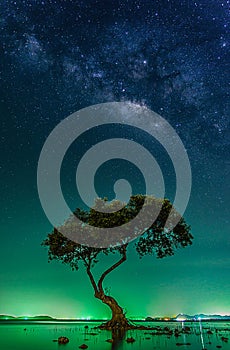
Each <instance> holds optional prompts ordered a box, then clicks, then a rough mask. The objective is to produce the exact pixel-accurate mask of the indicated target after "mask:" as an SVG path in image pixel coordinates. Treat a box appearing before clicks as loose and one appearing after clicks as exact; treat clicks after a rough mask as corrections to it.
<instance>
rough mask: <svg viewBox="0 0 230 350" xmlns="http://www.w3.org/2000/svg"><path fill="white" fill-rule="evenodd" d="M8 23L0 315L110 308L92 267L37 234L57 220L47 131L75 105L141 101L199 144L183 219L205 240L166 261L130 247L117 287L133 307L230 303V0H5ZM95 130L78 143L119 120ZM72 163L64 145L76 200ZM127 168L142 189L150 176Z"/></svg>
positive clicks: (3, 19)
mask: <svg viewBox="0 0 230 350" xmlns="http://www.w3.org/2000/svg"><path fill="white" fill-rule="evenodd" d="M0 28H1V30H0V52H1V53H0V55H1V56H0V73H1V76H0V81H1V86H0V88H1V93H0V102H1V109H0V111H1V123H2V126H1V155H2V162H1V179H2V181H1V191H2V195H1V198H2V205H1V211H2V212H1V233H2V244H1V254H0V258H1V272H0V276H1V299H0V313H12V314H23V313H30V314H38V313H49V314H52V315H54V316H55V315H56V316H66V317H67V316H70V317H74V316H76V317H77V316H79V317H83V316H87V315H91V316H93V317H97V316H105V317H106V316H107V314H106V310H104V307H103V306H102V305H100V303H99V302H98V301H94V300H93V293H92V291H91V289H90V286H89V283H88V281H87V279H86V277H85V276H84V273H83V271H81V272H78V273H75V274H74V273H71V271H69V270H68V268H67V267H64V266H60V265H58V264H53V265H48V264H47V256H46V251H45V250H44V248H42V247H41V246H40V243H41V241H42V240H43V239H44V238H45V236H46V234H47V233H48V232H50V231H51V230H52V226H51V224H50V223H49V222H48V220H47V218H46V216H45V214H44V213H43V210H42V208H41V205H40V202H39V198H38V194H37V188H36V171H37V162H38V158H39V154H40V151H41V148H42V146H43V143H44V142H45V140H46V138H47V137H48V135H49V133H50V132H51V131H52V129H53V128H54V127H55V126H56V125H57V123H58V122H60V121H61V120H63V119H64V118H66V117H67V116H68V115H69V114H71V113H73V112H75V111H77V110H79V109H80V108H83V107H87V106H90V105H92V104H96V103H103V102H112V101H131V102H135V103H137V104H141V105H144V106H147V107H148V108H150V109H152V110H153V111H155V112H157V113H159V114H160V115H161V116H162V117H164V118H165V119H166V120H167V121H168V122H169V123H170V124H171V125H172V127H174V129H175V130H176V131H177V133H178V135H179V136H180V137H181V139H182V141H183V143H184V146H185V148H186V150H187V152H188V156H189V159H190V163H191V167H192V173H193V183H192V193H191V199H190V202H189V205H188V207H187V210H186V213H185V218H186V220H187V222H188V223H189V224H190V225H191V226H192V233H193V235H194V244H193V246H192V247H191V248H188V249H185V250H184V251H180V252H177V253H176V256H175V257H172V258H169V259H165V260H162V261H158V260H156V259H155V260H154V258H145V259H143V260H142V261H139V260H138V258H137V257H136V256H135V254H134V253H133V252H132V250H130V252H129V259H128V262H127V263H126V265H124V266H122V267H121V269H120V270H119V271H116V272H114V275H113V276H111V277H109V278H108V285H109V286H111V288H112V289H111V292H112V294H114V295H115V296H117V297H118V298H119V300H120V303H121V304H122V305H123V306H126V308H127V311H128V314H129V315H146V314H150V315H156V314H158V315H159V314H161V315H162V314H168V315H172V314H176V313H179V312H187V313H195V312H210V313H211V312H213V313H214V312H218V313H228V314H230V302H229V300H230V298H229V290H230V280H229V273H230V257H229V248H230V239H229V205H230V203H229V198H230V195H229V194H230V188H229V169H230V158H229V140H230V133H229V78H228V76H229V1H214V0H211V1H204V0H202V1H197V2H196V1H190V0H188V1H129V0H127V1H65V2H64V1H52V0H50V1H46V0H44V1H39V0H37V1H36V0H33V1H32V0H31V1H8V0H6V1H4V2H1V4H0ZM98 132H99V134H98V135H99V136H97V135H96V134H95V135H94V137H95V140H92V138H91V136H90V135H88V137H86V139H85V141H84V147H81V148H80V149H79V150H80V151H79V152H80V153H81V152H83V150H84V149H87V147H89V146H90V144H91V143H92V142H95V141H96V140H97V138H99V139H100V137H101V138H102V139H103V138H106V135H107V136H108V132H109V131H105V130H102V129H101V130H99V131H98ZM132 137H134V138H135V139H136V140H137V141H138V142H141V143H142V144H143V145H144V146H145V147H147V148H149V149H151V148H152V149H153V148H154V147H155V144H152V143H151V142H152V141H151V142H150V141H149V140H148V139H147V138H146V139H145V138H144V137H143V136H142V135H136V134H135V135H132ZM76 149H77V147H76ZM80 153H79V154H80ZM79 154H78V156H77V157H79ZM70 155H71V154H70ZM70 158H71V157H70ZM158 161H159V163H161V166H162V169H163V172H164V176H165V179H166V187H167V189H168V192H167V195H168V196H169V197H170V196H171V195H172V193H171V191H172V187H173V186H172V185H173V183H174V182H173V181H174V180H172V176H171V175H172V169H171V165H170V164H169V165H167V157H166V156H165V155H161V150H160V149H159V150H158ZM125 167H128V165H127V164H126V166H125V165H124V164H120V166H119V165H118V164H113V166H110V167H109V166H107V167H106V165H105V167H104V170H103V169H102V174H103V171H104V174H108V172H109V170H110V171H111V169H112V173H111V176H108V178H109V179H110V180H109V181H110V182H112V180H113V178H114V172H115V171H118V174H121V175H122V176H123V174H122V169H123V171H124V169H126V168H125ZM127 169H128V168H127ZM74 171H75V168H72V167H71V162H70V161H69V162H68V155H67V158H66V161H65V163H64V164H63V189H65V191H66V197H67V199H68V200H69V201H70V202H71V204H72V205H74V196H73V195H72V188H73V176H72V174H74ZM65 174H68V175H65ZM129 174H133V176H131V177H133V186H134V189H135V191H137V192H138V191H140V188H142V182H141V181H142V179H141V177H138V176H137V173H136V171H135V170H132V169H131V170H130V171H129ZM99 175H100V174H99ZM118 177H119V175H118ZM129 177H130V175H129ZM136 177H137V178H138V180H137V182H136V183H135V179H136ZM101 178H102V177H100V176H99V177H98V179H96V183H97V184H98V189H99V192H100V191H101V192H102V194H104V193H103V191H104V192H105V191H107V187H106V186H108V190H109V186H110V183H106V186H105V187H102V183H101V182H100V179H101ZM99 194H100V193H99ZM103 264H105V265H107V264H108V262H106V261H103V262H102V266H101V269H103ZM122 269H123V270H122ZM130 274H132V276H133V278H132V279H130V281H129V282H127V276H130ZM60 280H61V281H64V282H62V283H60ZM89 300H92V304H91V306H90V305H89ZM60 305H61V306H60Z"/></svg>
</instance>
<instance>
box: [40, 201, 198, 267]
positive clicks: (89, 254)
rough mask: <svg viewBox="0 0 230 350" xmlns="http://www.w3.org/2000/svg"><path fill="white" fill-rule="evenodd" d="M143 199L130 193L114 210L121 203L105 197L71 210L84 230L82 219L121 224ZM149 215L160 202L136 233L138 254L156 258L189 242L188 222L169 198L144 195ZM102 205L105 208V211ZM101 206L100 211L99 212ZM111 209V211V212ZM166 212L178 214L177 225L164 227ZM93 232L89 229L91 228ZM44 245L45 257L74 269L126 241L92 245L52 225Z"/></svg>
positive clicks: (89, 264) (118, 248)
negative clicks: (152, 218)
mask: <svg viewBox="0 0 230 350" xmlns="http://www.w3.org/2000/svg"><path fill="white" fill-rule="evenodd" d="M145 200H146V196H143V195H135V196H132V197H130V200H129V203H128V204H127V205H125V206H123V207H122V209H120V210H118V211H115V210H116V209H117V208H120V207H121V203H120V202H118V201H113V202H111V203H109V202H108V201H107V200H105V199H104V200H103V199H99V198H98V199H97V200H96V202H95V206H94V207H93V208H91V209H90V210H89V211H83V210H81V209H79V208H77V209H76V210H75V212H74V215H76V216H77V217H78V218H79V219H80V220H81V221H82V222H83V225H82V227H81V230H82V232H83V233H84V223H86V224H90V225H91V226H92V227H103V228H108V227H117V226H121V225H122V224H125V223H127V222H129V221H130V220H132V219H133V218H135V217H136V215H137V214H138V213H139V211H140V210H141V209H142V207H143V204H144V202H145ZM147 200H148V201H147V202H148V204H149V215H151V210H152V208H153V206H154V205H155V206H157V205H161V204H162V207H161V210H160V212H159V215H158V216H157V218H156V220H155V221H154V222H153V223H152V225H151V226H150V227H149V228H147V229H146V230H145V231H144V232H143V233H142V234H141V235H140V236H139V235H137V238H136V240H135V245H134V249H136V252H137V254H138V255H139V256H140V257H143V256H145V255H155V256H156V257H157V258H164V257H166V256H171V255H173V254H174V252H175V250H176V249H177V248H180V247H182V248H184V247H186V246H188V245H191V244H192V239H193V237H192V235H191V233H190V226H188V225H187V224H186V222H185V220H184V218H182V217H180V214H179V213H177V212H176V210H175V209H174V208H173V206H172V204H171V203H170V201H169V200H167V199H164V200H163V202H162V200H161V201H160V200H159V199H156V198H154V197H153V196H148V198H147ZM106 208H107V209H109V210H108V212H106ZM101 210H102V211H103V212H101ZM111 210H113V211H114V212H112V213H111ZM169 213H173V217H174V218H179V220H177V221H178V223H177V225H176V226H175V227H174V228H173V229H172V230H170V229H168V228H166V227H165V225H166V222H167V219H168V217H169ZM69 222H71V219H68V220H67V222H66V223H65V224H69ZM59 231H60V232H59ZM92 235H93V230H92ZM42 244H43V245H44V246H46V247H48V248H49V249H48V258H49V261H51V260H55V259H56V260H59V261H61V262H62V263H64V264H67V265H70V267H71V268H72V269H73V270H78V268H79V262H83V264H84V265H85V267H86V268H88V267H90V268H92V267H93V266H94V265H95V264H96V263H97V262H98V261H99V260H98V259H99V255H100V254H104V255H108V254H110V253H116V252H118V253H120V254H121V255H123V254H124V249H125V250H126V248H127V245H128V244H130V243H127V242H125V244H124V245H117V246H109V247H108V248H94V247H89V246H88V245H82V244H78V243H76V242H74V241H72V240H70V239H69V238H67V237H65V236H64V235H63V234H62V233H61V230H59V229H58V228H54V229H53V231H52V232H51V233H50V234H48V237H47V238H46V239H45V240H44V242H43V243H42Z"/></svg>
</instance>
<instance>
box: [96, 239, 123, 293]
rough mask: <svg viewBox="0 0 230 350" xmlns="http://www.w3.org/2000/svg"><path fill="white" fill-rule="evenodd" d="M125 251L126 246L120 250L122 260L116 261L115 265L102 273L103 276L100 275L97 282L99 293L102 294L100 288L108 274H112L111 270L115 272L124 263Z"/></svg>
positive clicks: (101, 288)
mask: <svg viewBox="0 0 230 350" xmlns="http://www.w3.org/2000/svg"><path fill="white" fill-rule="evenodd" d="M126 249H127V245H124V248H123V250H122V258H121V259H120V260H119V261H117V262H116V263H115V264H113V265H112V266H111V267H109V268H108V269H107V270H106V271H105V272H103V274H102V275H101V277H100V279H99V281H98V285H97V287H98V289H99V292H100V293H104V291H103V286H102V283H103V281H104V279H105V277H106V276H107V275H108V274H109V273H110V272H112V271H113V270H115V269H116V268H117V267H118V266H120V265H121V264H122V263H123V262H124V261H126V259H127V258H126Z"/></svg>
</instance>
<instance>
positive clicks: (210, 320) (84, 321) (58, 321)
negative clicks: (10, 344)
mask: <svg viewBox="0 0 230 350" xmlns="http://www.w3.org/2000/svg"><path fill="white" fill-rule="evenodd" d="M106 321H107V320H105V319H98V320H78V319H69V320H66V319H53V320H24V319H19V320H17V319H10V320H0V325H1V324H40V325H47V324H57V323H60V324H61V323H62V324H63V323H103V322H106ZM130 321H132V322H138V323H181V322H183V323H199V322H218V323H219V322H230V318H229V319H223V320H221V319H202V320H184V321H177V320H173V319H172V320H147V321H146V320H134V319H131V320H130Z"/></svg>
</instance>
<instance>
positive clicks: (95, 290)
mask: <svg viewBox="0 0 230 350" xmlns="http://www.w3.org/2000/svg"><path fill="white" fill-rule="evenodd" d="M86 271H87V274H88V276H89V279H90V282H91V284H92V286H93V289H94V292H95V294H97V293H98V289H97V284H96V282H95V280H94V277H93V274H92V272H91V271H90V266H87V268H86Z"/></svg>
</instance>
